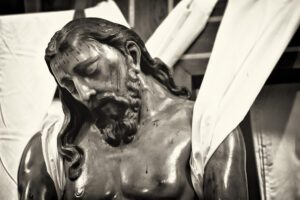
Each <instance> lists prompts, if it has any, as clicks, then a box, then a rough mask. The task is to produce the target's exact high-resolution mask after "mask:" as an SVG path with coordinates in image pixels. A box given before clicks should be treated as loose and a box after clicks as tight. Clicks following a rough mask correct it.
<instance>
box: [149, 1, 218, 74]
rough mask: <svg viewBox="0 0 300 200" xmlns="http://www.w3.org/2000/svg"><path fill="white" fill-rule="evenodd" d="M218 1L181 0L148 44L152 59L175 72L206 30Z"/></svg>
mask: <svg viewBox="0 0 300 200" xmlns="http://www.w3.org/2000/svg"><path fill="white" fill-rule="evenodd" d="M216 2H217V0H182V1H180V2H179V3H178V4H177V5H176V7H175V8H174V9H173V10H172V11H171V12H170V14H169V15H168V16H167V17H166V19H165V20H164V21H163V22H162V23H161V24H160V25H159V27H158V28H157V29H156V30H155V32H154V33H153V34H152V36H151V37H150V38H149V40H148V41H147V43H146V47H147V49H148V51H149V53H150V55H151V56H152V57H158V58H160V59H161V60H162V61H163V62H164V63H166V64H167V66H168V67H170V68H172V67H173V65H174V64H175V63H176V62H177V60H178V59H179V58H180V57H181V56H182V54H183V53H184V52H185V51H186V49H187V48H188V47H189V46H190V45H191V43H192V42H193V41H194V40H195V39H196V37H197V36H198V35H199V34H200V33H201V31H202V30H203V29H204V27H205V25H206V23H207V20H208V18H209V16H210V14H211V12H212V10H213V8H214V6H215V4H216Z"/></svg>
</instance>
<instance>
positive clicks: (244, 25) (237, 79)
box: [190, 0, 300, 195]
mask: <svg viewBox="0 0 300 200" xmlns="http://www.w3.org/2000/svg"><path fill="white" fill-rule="evenodd" d="M299 22H300V2H299V0H258V1H253V0H243V1H238V0H229V1H228V5H227V8H226V10H225V14H224V17H223V20H222V22H221V25H220V28H219V31H218V33H217V37H216V41H215V44H214V47H213V51H212V54H211V57H210V60H209V63H208V67H207V70H206V73H205V76H204V79H203V82H202V85H201V88H200V91H199V94H198V96H197V99H196V102H195V107H194V113H193V125H192V126H193V127H192V156H191V160H190V161H191V162H190V163H191V169H192V172H193V173H192V180H193V182H194V183H195V184H197V185H199V183H200V188H202V187H201V186H202V183H201V181H202V179H203V173H204V168H205V165H206V164H207V162H208V160H209V159H210V157H211V156H212V154H213V153H214V151H215V150H216V149H217V148H218V146H219V145H220V144H221V143H222V141H223V140H224V139H225V138H226V137H227V136H228V134H229V133H230V132H231V131H232V130H234V128H236V127H237V126H238V124H239V123H240V122H241V121H242V120H243V118H244V117H245V115H246V113H247V112H248V110H249V108H250V106H251V105H252V103H253V101H254V100H255V98H256V96H257V95H258V93H259V92H260V90H261V88H262V86H263V85H264V83H265V81H266V79H267V78H268V76H269V74H270V73H271V71H272V69H273V68H274V66H275V64H276V63H277V61H278V60H279V58H280V56H281V54H282V53H283V51H284V50H285V48H286V46H287V44H288V42H289V40H290V39H291V37H292V36H293V34H294V33H295V31H296V30H297V28H298V26H299ZM198 193H199V195H201V191H198Z"/></svg>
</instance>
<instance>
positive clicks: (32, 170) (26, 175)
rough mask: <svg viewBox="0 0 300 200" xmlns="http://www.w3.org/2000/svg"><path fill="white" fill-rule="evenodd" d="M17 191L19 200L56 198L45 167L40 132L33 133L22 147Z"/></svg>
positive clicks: (53, 199)
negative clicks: (23, 147)
mask: <svg viewBox="0 0 300 200" xmlns="http://www.w3.org/2000/svg"><path fill="white" fill-rule="evenodd" d="M18 192H19V199H20V200H28V199H34V200H48V199H49V200H50V199H51V200H55V199H57V194H56V190H55V186H54V183H53V181H52V179H51V177H50V176H49V174H48V172H47V169H46V164H45V160H44V157H43V153H42V145H41V134H40V133H37V134H36V135H34V136H33V138H32V139H31V140H30V141H29V142H28V144H27V146H26V147H25V149H24V152H23V155H22V158H21V162H20V166H19V171H18Z"/></svg>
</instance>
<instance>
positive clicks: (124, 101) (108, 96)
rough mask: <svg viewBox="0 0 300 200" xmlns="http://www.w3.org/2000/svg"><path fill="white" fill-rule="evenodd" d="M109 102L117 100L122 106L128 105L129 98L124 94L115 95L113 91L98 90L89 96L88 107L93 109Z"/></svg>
mask: <svg viewBox="0 0 300 200" xmlns="http://www.w3.org/2000/svg"><path fill="white" fill-rule="evenodd" d="M109 102H117V103H119V104H121V105H124V106H129V105H130V100H129V98H128V97H126V96H125V95H117V94H116V93H115V92H101V93H100V92H98V93H96V94H95V95H93V96H91V98H90V102H89V107H90V108H91V109H95V108H97V107H99V106H103V105H104V104H106V103H109Z"/></svg>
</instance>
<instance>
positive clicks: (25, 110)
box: [0, 0, 128, 200]
mask: <svg viewBox="0 0 300 200" xmlns="http://www.w3.org/2000/svg"><path fill="white" fill-rule="evenodd" d="M85 13H86V16H87V17H100V18H105V19H108V20H110V21H113V22H116V23H119V24H123V25H126V26H128V24H127V22H126V20H125V18H124V17H123V15H122V13H121V11H120V10H119V8H118V7H117V5H116V4H115V2H114V1H112V0H109V1H106V2H102V3H100V4H98V5H97V6H96V7H94V8H89V9H86V12H85ZM73 16H74V11H60V12H46V13H37V14H19V15H9V16H1V17H0V159H1V160H0V161H1V162H0V175H1V179H0V199H9V200H14V199H17V186H16V179H17V171H18V166H19V161H20V158H21V154H22V152H23V149H24V147H25V145H26V144H27V142H28V141H29V139H30V138H31V137H32V136H33V134H35V133H36V132H38V131H40V130H41V128H42V126H43V118H44V117H45V115H46V113H47V110H48V107H49V105H50V104H51V102H52V99H53V96H54V92H55V88H56V83H55V81H54V80H53V78H52V76H51V75H50V73H49V71H48V68H47V66H46V63H45V61H44V52H45V48H46V47H47V44H48V42H49V41H50V38H51V37H52V36H53V35H54V33H55V32H56V31H57V30H59V29H61V28H62V27H63V26H64V25H65V24H66V23H67V22H69V21H70V20H72V18H73Z"/></svg>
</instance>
